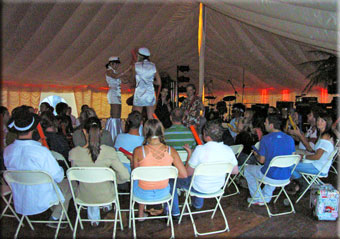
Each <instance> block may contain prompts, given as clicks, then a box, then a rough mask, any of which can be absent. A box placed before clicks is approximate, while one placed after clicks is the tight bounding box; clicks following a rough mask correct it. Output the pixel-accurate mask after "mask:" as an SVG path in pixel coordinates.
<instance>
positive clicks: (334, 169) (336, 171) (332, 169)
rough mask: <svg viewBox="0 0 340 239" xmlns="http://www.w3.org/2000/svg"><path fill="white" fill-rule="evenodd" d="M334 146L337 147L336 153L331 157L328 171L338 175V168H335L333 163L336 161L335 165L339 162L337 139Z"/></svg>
mask: <svg viewBox="0 0 340 239" xmlns="http://www.w3.org/2000/svg"><path fill="white" fill-rule="evenodd" d="M334 147H336V148H337V149H338V152H337V154H336V155H335V156H334V157H333V160H332V165H331V168H330V169H329V172H331V173H334V174H336V175H338V170H337V169H336V167H335V166H334V165H333V164H334V163H335V162H336V165H339V162H338V158H339V139H337V140H336V143H335V146H334Z"/></svg>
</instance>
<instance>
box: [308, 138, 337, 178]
mask: <svg viewBox="0 0 340 239" xmlns="http://www.w3.org/2000/svg"><path fill="white" fill-rule="evenodd" d="M318 149H323V150H324V151H325V152H323V154H322V155H321V158H320V159H319V160H311V161H312V164H313V165H314V167H316V168H317V169H318V170H321V169H322V167H323V166H324V165H325V164H326V166H325V167H324V168H323V170H322V172H321V173H324V174H328V171H329V168H330V167H331V164H332V160H328V157H329V156H330V155H331V153H332V152H333V151H334V146H333V144H332V143H331V141H329V140H326V139H320V140H318V142H317V143H316V145H315V151H316V150H318Z"/></svg>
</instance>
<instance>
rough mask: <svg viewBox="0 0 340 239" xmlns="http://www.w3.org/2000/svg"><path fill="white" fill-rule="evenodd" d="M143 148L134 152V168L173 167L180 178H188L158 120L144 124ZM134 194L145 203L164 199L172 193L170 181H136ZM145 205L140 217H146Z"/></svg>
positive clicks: (139, 212) (141, 205) (140, 211)
mask: <svg viewBox="0 0 340 239" xmlns="http://www.w3.org/2000/svg"><path fill="white" fill-rule="evenodd" d="M143 132H144V137H145V139H144V142H143V146H140V147H137V148H136V149H135V150H134V152H133V168H138V167H145V166H148V167H149V166H171V165H172V164H173V165H174V166H175V167H176V168H177V169H178V177H179V178H186V177H187V172H186V170H185V167H184V165H183V163H182V161H181V159H180V157H179V155H178V153H177V151H176V150H175V149H174V148H172V147H170V146H167V145H166V144H165V141H164V128H163V125H162V123H161V122H160V121H159V120H157V119H149V120H147V121H146V122H145V124H144V129H143ZM133 190H134V191H133V193H134V194H135V195H136V196H137V197H139V198H142V199H143V200H145V201H154V200H159V199H162V198H164V197H165V196H166V195H168V194H169V193H170V186H169V182H168V180H165V181H159V182H146V181H135V183H134V185H133ZM144 216H145V215H144V205H143V204H139V208H138V217H144Z"/></svg>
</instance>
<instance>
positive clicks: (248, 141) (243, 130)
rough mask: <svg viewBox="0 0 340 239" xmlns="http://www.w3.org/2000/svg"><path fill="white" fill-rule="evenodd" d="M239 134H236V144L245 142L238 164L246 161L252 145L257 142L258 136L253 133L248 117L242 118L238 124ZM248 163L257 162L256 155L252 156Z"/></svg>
mask: <svg viewBox="0 0 340 239" xmlns="http://www.w3.org/2000/svg"><path fill="white" fill-rule="evenodd" d="M237 130H238V132H239V133H238V134H237V135H236V139H235V144H236V145H237V144H243V150H242V152H241V154H240V155H239V156H238V158H237V161H238V165H239V166H241V165H243V163H244V161H245V160H246V159H247V158H248V156H249V154H250V153H251V151H252V146H253V145H255V144H256V142H257V141H256V138H257V137H256V136H255V135H254V134H252V132H251V130H252V126H251V124H250V123H248V121H247V119H246V118H241V119H240V120H239V122H238V125H237ZM247 164H256V158H255V156H253V155H252V156H251V157H250V159H249V160H248V162H247Z"/></svg>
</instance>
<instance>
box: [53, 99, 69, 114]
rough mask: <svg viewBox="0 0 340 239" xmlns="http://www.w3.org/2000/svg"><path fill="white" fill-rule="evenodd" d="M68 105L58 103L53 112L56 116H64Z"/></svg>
mask: <svg viewBox="0 0 340 239" xmlns="http://www.w3.org/2000/svg"><path fill="white" fill-rule="evenodd" d="M67 108H68V105H67V104H66V103H64V102H59V103H58V104H57V105H56V106H55V110H56V112H57V115H66V111H67Z"/></svg>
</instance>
